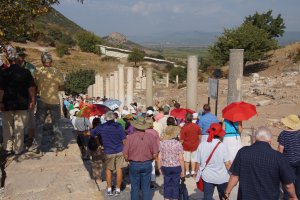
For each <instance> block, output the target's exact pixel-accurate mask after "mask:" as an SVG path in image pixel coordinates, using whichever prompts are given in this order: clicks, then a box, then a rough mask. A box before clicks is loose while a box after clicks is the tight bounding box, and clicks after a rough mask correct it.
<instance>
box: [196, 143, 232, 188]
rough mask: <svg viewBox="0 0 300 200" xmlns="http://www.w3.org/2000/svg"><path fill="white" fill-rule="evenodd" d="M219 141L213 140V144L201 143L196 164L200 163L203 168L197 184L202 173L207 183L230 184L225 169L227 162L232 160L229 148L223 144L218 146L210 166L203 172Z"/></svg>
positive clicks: (199, 173)
mask: <svg viewBox="0 0 300 200" xmlns="http://www.w3.org/2000/svg"><path fill="white" fill-rule="evenodd" d="M219 141H220V140H219V139H213V141H212V142H201V143H200V144H199V146H198V149H197V159H196V162H197V163H200V164H201V166H200V170H199V171H198V174H197V177H196V182H198V181H199V179H200V176H201V173H202V179H203V180H204V181H205V182H208V183H213V184H222V183H226V182H228V180H229V174H228V171H227V169H226V167H225V162H227V161H229V160H230V158H229V154H228V150H227V147H226V146H225V145H224V144H223V143H221V144H220V145H219V146H218V148H217V149H216V151H215V152H214V154H213V156H212V158H211V159H210V161H209V163H208V165H207V166H206V168H205V169H204V171H203V172H202V170H203V168H204V167H205V162H206V160H207V158H208V157H209V155H210V154H211V152H212V151H213V149H214V148H215V146H216V145H217V143H218V142H219Z"/></svg>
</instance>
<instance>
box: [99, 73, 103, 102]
mask: <svg viewBox="0 0 300 200" xmlns="http://www.w3.org/2000/svg"><path fill="white" fill-rule="evenodd" d="M103 88H104V83H103V76H100V77H99V97H101V98H103V97H104V91H103Z"/></svg>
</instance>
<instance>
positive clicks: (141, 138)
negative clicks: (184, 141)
mask: <svg viewBox="0 0 300 200" xmlns="http://www.w3.org/2000/svg"><path fill="white" fill-rule="evenodd" d="M158 151H159V147H158V144H157V141H156V138H155V137H154V136H153V135H152V134H151V133H149V132H148V131H146V132H141V131H135V132H134V133H133V134H131V135H128V136H127V139H126V142H125V146H124V149H123V154H124V155H127V156H128V160H129V161H136V162H144V161H148V160H153V155H154V154H158Z"/></svg>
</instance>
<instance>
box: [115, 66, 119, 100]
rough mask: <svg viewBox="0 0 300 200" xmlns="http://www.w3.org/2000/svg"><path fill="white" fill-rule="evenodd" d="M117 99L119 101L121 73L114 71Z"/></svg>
mask: <svg viewBox="0 0 300 200" xmlns="http://www.w3.org/2000/svg"><path fill="white" fill-rule="evenodd" d="M114 80H115V81H114V82H115V83H114V85H115V92H114V93H115V99H119V73H118V71H114Z"/></svg>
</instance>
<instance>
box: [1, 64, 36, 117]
mask: <svg viewBox="0 0 300 200" xmlns="http://www.w3.org/2000/svg"><path fill="white" fill-rule="evenodd" d="M32 86H35V83H34V80H33V77H32V75H31V73H30V71H29V70H27V69H24V68H21V67H19V66H18V65H11V66H10V67H9V68H7V69H4V70H3V71H2V72H1V73H0V89H1V90H3V91H4V96H3V104H4V108H5V110H6V111H11V110H27V109H28V104H29V92H28V88H29V87H32Z"/></svg>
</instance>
